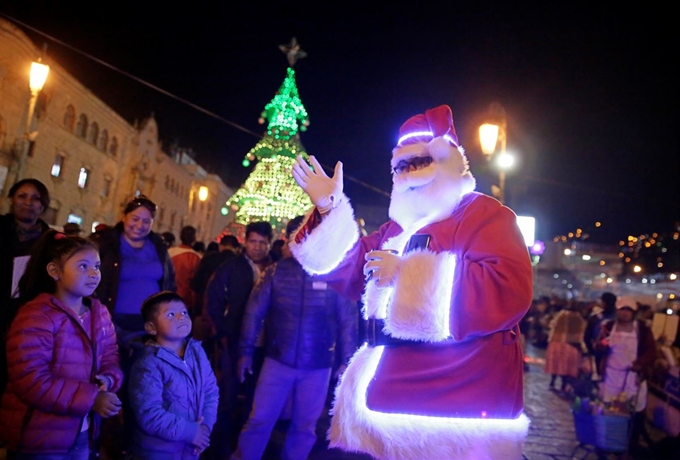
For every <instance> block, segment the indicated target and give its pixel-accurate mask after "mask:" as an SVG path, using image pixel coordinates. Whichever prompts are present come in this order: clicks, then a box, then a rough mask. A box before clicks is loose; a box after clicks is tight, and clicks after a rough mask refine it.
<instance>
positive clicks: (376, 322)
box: [366, 318, 416, 347]
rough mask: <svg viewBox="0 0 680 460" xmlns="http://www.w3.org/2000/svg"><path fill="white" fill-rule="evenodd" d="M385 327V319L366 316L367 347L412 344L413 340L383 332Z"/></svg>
mask: <svg viewBox="0 0 680 460" xmlns="http://www.w3.org/2000/svg"><path fill="white" fill-rule="evenodd" d="M384 328H385V320H384V319H381V318H368V319H367V320H366V343H367V344H368V346H369V347H377V346H381V345H384V346H387V347H390V346H392V347H394V346H398V345H408V344H411V345H413V344H414V343H416V342H415V341H414V340H405V339H398V338H396V337H392V336H391V335H387V334H385V333H384V332H383V329H384Z"/></svg>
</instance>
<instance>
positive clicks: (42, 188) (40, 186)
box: [7, 178, 50, 209]
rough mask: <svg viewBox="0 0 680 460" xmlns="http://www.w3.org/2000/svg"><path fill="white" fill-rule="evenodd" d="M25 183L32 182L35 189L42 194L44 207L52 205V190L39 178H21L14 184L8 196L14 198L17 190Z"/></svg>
mask: <svg viewBox="0 0 680 460" xmlns="http://www.w3.org/2000/svg"><path fill="white" fill-rule="evenodd" d="M25 184H31V185H32V186H33V187H35V189H36V190H37V191H38V193H39V194H40V204H42V207H43V208H44V209H47V208H49V207H50V192H49V190H47V187H45V184H43V183H42V182H40V181H39V180H38V179H32V178H28V179H21V180H20V181H19V182H17V183H15V184H14V185H12V187H11V188H10V189H9V194H8V195H7V196H8V197H10V198H12V197H13V196H14V194H15V193H17V190H19V189H20V188H21V187H22V186H23V185H25Z"/></svg>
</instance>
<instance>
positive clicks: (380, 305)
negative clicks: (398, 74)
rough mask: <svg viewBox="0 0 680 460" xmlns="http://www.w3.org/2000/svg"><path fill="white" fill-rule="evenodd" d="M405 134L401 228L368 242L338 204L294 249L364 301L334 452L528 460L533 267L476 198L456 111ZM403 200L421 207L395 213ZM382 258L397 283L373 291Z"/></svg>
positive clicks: (342, 389) (509, 215)
mask: <svg viewBox="0 0 680 460" xmlns="http://www.w3.org/2000/svg"><path fill="white" fill-rule="evenodd" d="M414 132H415V133H416V134H417V135H416V136H413V135H411V136H410V137H408V136H409V135H410V134H411V133H414ZM428 133H429V134H428ZM400 134H401V135H402V139H403V138H404V137H405V136H406V141H403V140H402V141H401V142H400V143H399V144H398V145H397V147H396V148H395V151H394V153H393V159H392V166H393V168H394V170H395V179H394V184H395V187H394V189H393V196H392V203H391V206H390V216H391V217H392V218H393V219H397V220H398V222H399V223H397V222H395V221H394V220H393V221H390V222H388V223H386V224H384V225H383V226H382V227H381V228H380V229H379V230H378V231H377V232H375V233H373V234H371V235H368V236H365V237H362V238H360V237H359V232H358V229H357V226H356V224H355V219H354V214H353V211H352V207H351V205H350V203H349V200H348V199H347V198H346V197H344V196H343V197H342V199H340V200H337V201H336V202H339V204H337V205H336V206H335V207H334V208H333V209H332V210H331V211H330V212H329V213H328V214H325V215H324V216H321V214H319V212H318V211H317V210H314V211H313V212H312V213H311V214H310V215H309V216H308V218H307V221H306V222H305V223H304V224H303V226H302V227H301V229H300V230H299V231H298V233H297V234H296V235H295V242H294V243H293V244H292V245H291V249H292V251H293V253H294V255H295V256H296V257H297V258H298V260H300V262H301V263H302V265H303V266H304V267H305V268H306V269H307V270H308V271H309V272H311V273H315V274H322V275H323V276H324V278H325V279H327V280H328V281H329V282H330V283H331V285H332V286H333V287H335V288H336V289H338V290H339V291H341V292H342V293H343V294H344V295H347V296H349V297H354V298H358V297H359V296H360V295H361V294H362V292H363V304H364V316H365V318H366V319H367V320H368V329H369V330H368V333H367V335H368V338H369V343H367V344H364V345H363V346H362V347H361V348H360V349H359V350H358V351H357V353H356V354H355V356H354V357H353V358H352V360H351V362H350V364H349V366H348V368H347V371H346V372H345V374H344V375H343V376H342V378H341V380H340V383H339V385H338V387H337V389H336V393H335V401H334V404H333V409H332V415H333V418H332V421H331V429H330V431H329V437H330V441H331V446H332V447H339V448H342V449H345V450H349V451H360V452H366V453H368V454H370V455H373V456H374V457H377V458H384V459H414V460H415V459H418V460H421V459H426V458H432V459H434V458H439V459H450V458H451V459H452V458H456V459H485V458H489V459H496V458H498V459H512V458H521V445H522V441H523V439H524V438H525V436H526V433H527V430H528V424H529V421H528V418H527V417H526V416H525V415H524V414H523V412H522V409H523V404H522V377H523V356H522V349H521V346H520V342H519V328H518V323H519V321H520V319H521V318H522V317H523V316H524V314H525V313H526V311H527V309H528V307H529V305H530V303H531V295H532V270H531V263H530V260H529V256H528V252H527V248H526V246H525V243H524V240H523V237H522V235H521V233H520V231H519V228H518V226H517V224H516V216H515V214H514V213H513V212H512V211H511V210H510V209H509V208H507V207H505V206H503V205H502V204H501V203H499V202H498V201H496V200H495V199H493V198H491V197H488V196H486V195H483V194H480V193H476V192H474V191H472V190H473V189H474V184H475V183H474V179H473V178H472V176H471V174H470V172H469V170H468V168H467V161H466V160H465V157H464V155H463V153H462V152H461V151H459V150H458V142H457V138H456V137H455V131H454V130H453V120H452V115H451V112H450V109H449V108H448V106H442V107H439V108H437V109H432V110H430V111H427V112H426V113H425V115H419V116H417V117H413V118H412V119H410V120H409V121H407V122H406V123H405V124H404V126H402V129H401V132H400ZM414 159H415V160H414ZM430 161H431V163H430ZM423 165H425V166H423ZM397 171H400V172H397ZM411 173H413V174H411ZM401 174H404V177H403V178H398V177H396V176H398V175H401ZM409 174H411V176H412V177H410V178H409V177H407V176H408V175H409ZM404 181H405V182H404ZM416 189H420V192H419V193H422V192H424V194H423V195H421V196H417V197H415V198H413V199H412V201H409V199H406V200H403V199H398V198H397V196H396V195H397V193H398V192H399V190H401V191H405V193H407V194H408V193H411V191H412V190H416ZM426 197H427V198H429V200H430V201H428V202H427V203H428V205H425V203H426V201H425V199H426ZM407 203H421V204H422V206H421V207H423V208H426V209H424V210H423V211H422V212H421V211H418V212H411V213H403V212H400V210H399V209H397V207H398V206H402V207H403V205H405V204H407ZM413 235H426V236H427V237H424V236H423V237H418V236H416V238H421V239H422V238H424V240H423V241H428V242H427V244H426V247H420V248H417V249H413V250H407V246H408V242H409V240H410V239H411V237H412V236H413ZM387 249H389V250H392V251H394V252H396V254H397V256H396V257H397V258H396V259H395V260H397V261H398V263H399V265H398V271H397V272H396V275H395V276H394V282H393V283H392V284H391V285H389V286H379V285H378V282H376V281H374V280H370V281H368V282H366V281H365V268H364V263H365V257H366V254H367V253H369V252H370V251H372V250H387ZM373 329H375V334H374V330H373ZM374 335H375V336H374Z"/></svg>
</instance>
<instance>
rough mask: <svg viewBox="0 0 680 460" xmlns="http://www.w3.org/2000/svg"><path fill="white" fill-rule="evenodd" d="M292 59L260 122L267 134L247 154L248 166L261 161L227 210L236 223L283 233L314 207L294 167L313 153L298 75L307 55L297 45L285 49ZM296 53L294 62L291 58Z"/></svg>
mask: <svg viewBox="0 0 680 460" xmlns="http://www.w3.org/2000/svg"><path fill="white" fill-rule="evenodd" d="M281 49H282V51H284V52H285V53H286V54H287V55H288V58H289V63H290V64H291V67H288V69H287V72H286V78H285V79H284V81H283V83H282V84H281V87H280V88H279V90H278V91H277V92H276V95H275V96H274V98H273V99H272V100H271V102H269V103H268V104H267V105H266V106H265V108H264V111H263V112H262V114H261V118H260V120H259V122H260V124H264V123H265V122H267V123H268V125H267V132H266V134H265V136H264V137H263V138H262V140H260V141H259V142H258V143H257V144H256V145H255V146H254V147H253V148H252V149H251V150H250V151H249V152H248V153H247V154H246V156H245V158H244V160H243V166H245V167H247V166H249V165H250V162H252V161H255V160H257V164H256V165H255V168H254V169H253V172H252V173H250V175H249V176H248V178H247V179H246V182H245V184H244V185H243V186H242V187H241V188H239V189H238V190H237V191H236V193H234V195H232V197H231V198H230V199H229V200H228V201H227V203H226V208H227V209H228V211H229V212H235V213H236V217H235V221H236V222H237V223H240V224H244V225H245V224H248V223H249V222H252V221H257V220H266V221H268V222H270V223H271V224H272V226H273V227H274V228H275V229H276V230H278V231H280V230H281V229H282V228H283V227H285V225H286V223H287V222H288V220H289V219H292V218H293V217H295V216H298V215H300V214H304V213H305V212H307V211H308V210H309V209H310V208H311V206H312V202H311V201H310V199H309V197H308V196H307V194H306V193H305V192H304V191H303V190H302V189H301V188H300V187H299V186H298V185H297V184H296V183H295V180H294V179H293V176H292V175H291V169H292V166H293V163H294V161H295V158H296V157H297V156H298V155H302V156H303V157H304V158H307V153H306V152H305V149H304V147H303V145H302V143H301V142H300V136H299V132H300V131H305V130H306V128H307V126H308V125H309V119H308V116H307V110H306V109H305V107H304V105H302V101H301V100H300V96H299V94H298V89H297V84H296V82H295V71H294V70H293V68H292V65H293V64H294V62H295V59H296V58H299V57H304V52H303V51H302V50H300V49H299V46H298V45H297V41H296V40H295V39H293V40H292V41H291V44H290V45H288V46H283V45H282V46H281ZM291 55H293V56H294V59H291Z"/></svg>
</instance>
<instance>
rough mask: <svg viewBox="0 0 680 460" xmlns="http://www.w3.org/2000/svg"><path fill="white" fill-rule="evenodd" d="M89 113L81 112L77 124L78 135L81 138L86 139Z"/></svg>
mask: <svg viewBox="0 0 680 460" xmlns="http://www.w3.org/2000/svg"><path fill="white" fill-rule="evenodd" d="M87 125H88V122H87V115H85V114H84V113H81V114H80V116H79V117H78V124H77V125H76V136H78V137H79V138H81V139H85V133H86V132H87Z"/></svg>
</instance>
